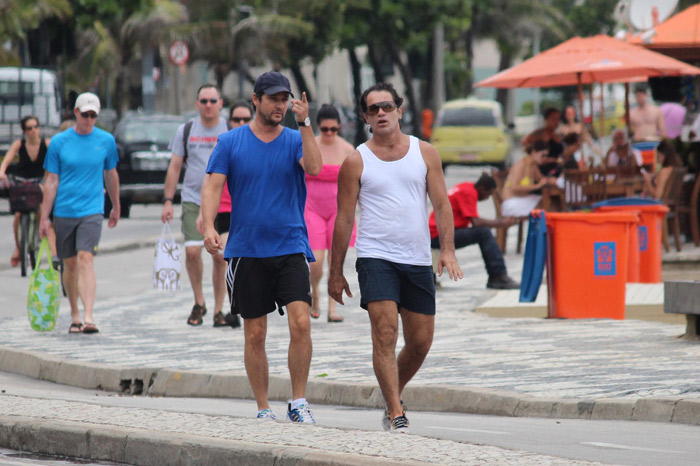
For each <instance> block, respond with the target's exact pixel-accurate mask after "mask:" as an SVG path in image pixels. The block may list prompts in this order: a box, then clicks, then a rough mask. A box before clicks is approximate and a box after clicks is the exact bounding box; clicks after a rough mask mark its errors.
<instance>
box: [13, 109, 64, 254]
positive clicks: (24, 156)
mask: <svg viewBox="0 0 700 466" xmlns="http://www.w3.org/2000/svg"><path fill="white" fill-rule="evenodd" d="M20 125H21V127H22V133H23V136H22V139H20V140H17V141H15V142H13V143H12V145H11V146H10V150H8V151H7V153H6V154H5V158H4V159H3V161H2V164H0V182H2V183H3V184H6V183H7V169H8V167H9V166H10V163H12V162H13V161H14V159H15V157H16V156H17V155H19V161H18V162H17V163H16V164H15V165H13V167H12V173H13V174H14V175H17V176H21V177H22V178H43V177H44V159H45V158H46V150H47V148H48V146H49V142H50V140H49V139H44V138H42V137H41V133H40V128H39V119H38V118H37V117H35V116H26V117H24V118H22V120H21V121H20ZM18 226H19V212H17V213H15V218H14V221H13V231H14V233H15V251H14V252H13V253H12V257H11V258H10V263H11V264H12V266H13V267H16V266H17V265H18V264H19V254H20V253H19V238H18V235H17V228H18ZM49 242H50V243H51V244H52V246H53V245H55V243H56V240H55V238H53V235H49ZM54 251H55V246H53V247H52V250H51V252H52V254H55V252H54Z"/></svg>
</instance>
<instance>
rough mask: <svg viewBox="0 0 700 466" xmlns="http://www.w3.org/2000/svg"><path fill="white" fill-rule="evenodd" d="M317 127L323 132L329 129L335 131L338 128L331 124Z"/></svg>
mask: <svg viewBox="0 0 700 466" xmlns="http://www.w3.org/2000/svg"><path fill="white" fill-rule="evenodd" d="M319 129H320V130H321V131H322V132H324V133H327V132H329V131H330V132H331V133H337V132H338V130H339V129H340V128H338V127H337V126H332V127H328V126H321V127H320V128H319Z"/></svg>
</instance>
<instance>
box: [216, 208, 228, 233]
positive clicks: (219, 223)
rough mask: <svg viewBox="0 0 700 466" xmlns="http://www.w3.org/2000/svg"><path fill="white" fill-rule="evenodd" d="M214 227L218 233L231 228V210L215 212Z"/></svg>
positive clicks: (226, 231) (225, 231)
mask: <svg viewBox="0 0 700 466" xmlns="http://www.w3.org/2000/svg"><path fill="white" fill-rule="evenodd" d="M214 228H215V229H216V232H217V233H218V234H220V235H223V234H224V233H228V230H229V228H231V212H219V213H218V214H216V217H214Z"/></svg>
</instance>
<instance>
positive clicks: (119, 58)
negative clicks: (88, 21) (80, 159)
mask: <svg viewBox="0 0 700 466" xmlns="http://www.w3.org/2000/svg"><path fill="white" fill-rule="evenodd" d="M186 18H187V13H186V10H185V8H184V7H183V6H182V5H181V4H180V2H179V1H177V0H154V1H153V2H152V3H144V4H142V6H141V8H139V9H137V10H136V11H124V12H123V15H117V16H116V17H113V19H112V20H111V21H109V22H106V21H105V22H103V21H95V22H94V24H93V27H92V28H90V29H81V30H78V31H77V32H76V34H77V43H78V50H79V55H78V57H77V58H76V59H75V60H74V61H73V62H72V63H71V64H70V66H69V69H68V70H67V74H68V78H69V79H70V80H72V81H73V82H75V83H77V84H78V86H77V87H80V88H86V87H89V86H90V85H91V84H94V83H100V82H102V83H106V82H109V81H111V80H113V82H114V102H115V108H116V110H117V114H118V115H121V113H122V112H123V111H124V110H125V109H126V107H127V99H128V88H127V86H128V83H129V78H130V75H129V72H130V66H131V65H132V64H133V63H134V61H135V60H136V59H137V58H140V57H141V56H142V55H143V54H144V53H148V52H149V51H152V50H153V49H154V48H157V47H158V45H159V44H161V43H163V42H165V41H166V40H167V39H169V38H171V29H170V26H172V25H174V24H178V23H180V22H183V21H185V20H186Z"/></svg>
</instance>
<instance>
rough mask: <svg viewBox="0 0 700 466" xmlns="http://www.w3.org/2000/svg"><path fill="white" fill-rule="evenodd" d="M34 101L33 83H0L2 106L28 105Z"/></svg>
mask: <svg viewBox="0 0 700 466" xmlns="http://www.w3.org/2000/svg"><path fill="white" fill-rule="evenodd" d="M33 100H34V83H30V82H26V81H0V101H1V102H2V103H4V104H21V105H24V104H30V103H32V102H33Z"/></svg>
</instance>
